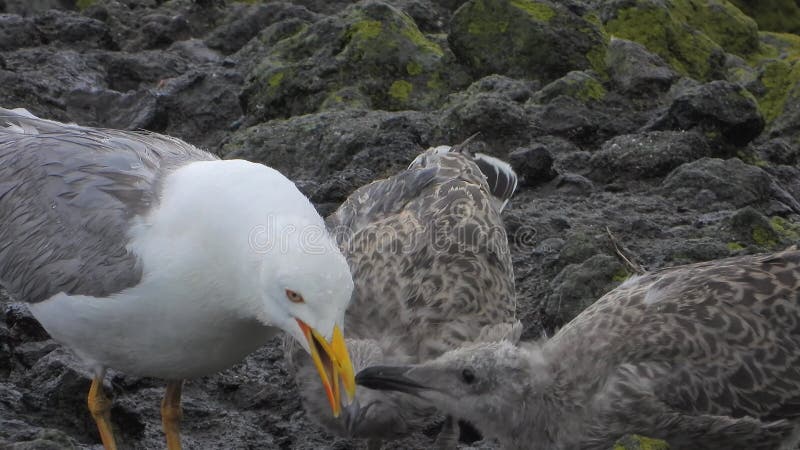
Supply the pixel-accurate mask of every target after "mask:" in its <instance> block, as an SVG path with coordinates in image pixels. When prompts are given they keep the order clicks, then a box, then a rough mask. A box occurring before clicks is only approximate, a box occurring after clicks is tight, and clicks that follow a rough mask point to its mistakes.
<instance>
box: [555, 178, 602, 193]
mask: <svg viewBox="0 0 800 450" xmlns="http://www.w3.org/2000/svg"><path fill="white" fill-rule="evenodd" d="M555 183H556V187H557V188H558V190H559V192H561V193H562V194H566V195H587V194H589V193H590V192H592V190H594V183H592V181H591V180H589V179H588V178H586V177H584V176H582V175H578V174H576V173H565V174H561V175H559V176H558V177H557V178H556V179H555Z"/></svg>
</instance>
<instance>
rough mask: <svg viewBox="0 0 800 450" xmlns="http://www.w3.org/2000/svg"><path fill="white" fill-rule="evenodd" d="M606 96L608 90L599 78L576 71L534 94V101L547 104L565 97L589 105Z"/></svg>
mask: <svg viewBox="0 0 800 450" xmlns="http://www.w3.org/2000/svg"><path fill="white" fill-rule="evenodd" d="M606 94H607V91H606V89H605V88H604V87H603V85H602V84H601V83H600V81H599V80H597V78H595V77H594V76H592V75H591V74H589V73H587V72H578V71H574V72H570V73H568V74H566V75H565V76H563V77H561V78H559V79H558V80H556V81H553V82H552V83H550V84H548V85H547V86H545V87H543V88H542V89H541V90H540V91H538V92H537V93H536V94H534V96H533V100H535V101H537V102H539V103H547V102H549V101H550V100H552V99H554V98H556V97H558V96H562V95H564V96H567V97H572V98H575V99H577V100H580V101H581V102H584V103H588V102H593V101H600V100H602V99H603V98H604V97H605V96H606Z"/></svg>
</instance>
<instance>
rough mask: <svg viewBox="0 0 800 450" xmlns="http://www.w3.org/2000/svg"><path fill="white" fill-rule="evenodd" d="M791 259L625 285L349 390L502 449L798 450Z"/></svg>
mask: <svg viewBox="0 0 800 450" xmlns="http://www.w3.org/2000/svg"><path fill="white" fill-rule="evenodd" d="M799 348H800V251H798V250H797V249H795V248H792V249H789V250H787V251H784V252H781V253H775V254H768V255H757V256H743V257H735V258H729V259H723V260H719V261H711V262H706V263H700V264H692V265H687V266H682V267H677V268H672V269H666V270H661V271H658V272H653V273H649V274H646V275H643V276H640V277H636V278H633V279H630V280H628V281H627V282H625V283H623V284H622V285H621V286H620V287H618V288H617V289H615V290H613V291H611V292H609V293H608V294H606V295H605V296H603V297H602V298H601V299H600V300H598V301H597V302H596V303H594V304H593V305H592V306H590V307H589V308H587V309H586V310H585V311H584V312H583V313H581V314H580V315H579V316H578V317H576V318H575V319H574V320H573V321H571V322H570V323H569V324H567V325H566V326H565V327H564V328H563V329H561V330H560V331H559V332H558V333H557V334H556V335H555V336H554V337H553V338H552V339H550V340H548V341H546V342H543V343H536V344H526V345H521V346H515V345H513V344H511V343H508V342H503V343H492V344H483V345H475V346H473V347H472V348H466V349H460V350H456V351H453V352H450V353H447V354H445V355H443V356H442V357H440V358H439V359H437V360H435V361H430V362H426V363H423V364H420V365H412V366H383V367H381V366H376V367H371V368H368V369H365V370H363V371H361V372H360V373H359V374H358V375H357V376H356V382H357V383H359V384H361V385H363V386H366V387H370V388H374V389H392V390H397V391H403V392H407V393H412V394H415V395H416V396H419V397H422V398H426V399H428V400H429V401H431V402H432V403H433V404H435V405H436V406H438V407H440V408H442V409H443V410H445V411H451V412H458V413H460V414H463V416H464V417H466V418H467V419H469V420H471V421H472V422H473V423H474V424H475V425H476V426H477V427H478V428H479V429H480V430H482V431H483V432H485V433H486V434H489V435H491V436H494V437H496V438H497V439H499V440H500V441H501V443H503V444H504V446H505V447H506V448H513V449H517V448H539V449H604V450H606V449H609V448H611V447H612V445H613V443H614V442H615V441H616V440H617V439H618V438H620V437H621V436H623V435H625V434H641V435H646V436H652V437H655V438H660V439H664V440H666V441H667V442H668V443H669V444H670V445H671V448H676V449H687V448H691V449H717V450H723V449H725V450H731V449H742V450H744V449H748V450H753V449H778V448H780V449H787V450H788V449H795V448H796V445H797V443H798V441H799V440H800V427H799V425H800V351H798V349H799Z"/></svg>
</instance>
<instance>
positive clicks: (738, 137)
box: [650, 81, 764, 147]
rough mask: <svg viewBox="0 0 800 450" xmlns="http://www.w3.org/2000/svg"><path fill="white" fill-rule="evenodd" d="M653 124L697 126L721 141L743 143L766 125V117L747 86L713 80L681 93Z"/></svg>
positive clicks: (674, 127)
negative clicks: (745, 87) (746, 88)
mask: <svg viewBox="0 0 800 450" xmlns="http://www.w3.org/2000/svg"><path fill="white" fill-rule="evenodd" d="M650 128H652V129H657V130H697V131H700V132H702V133H704V134H705V136H707V137H708V138H710V139H712V140H715V141H719V142H720V143H721V144H727V145H731V146H734V147H743V146H745V145H747V143H748V142H750V141H752V140H753V139H755V138H756V136H758V135H759V133H761V130H763V129H764V118H763V117H762V116H761V112H760V111H759V109H758V104H757V103H756V100H755V98H753V96H752V95H751V94H750V93H749V92H747V91H746V90H745V89H744V88H742V87H741V86H738V85H735V84H733V83H729V82H727V81H712V82H711V83H707V84H703V85H700V86H697V87H691V88H689V89H686V91H684V92H683V93H681V94H679V95H678V96H677V97H676V98H675V100H673V102H672V104H671V105H670V106H669V109H668V111H667V112H666V113H665V114H664V115H662V116H661V117H659V118H658V119H657V120H656V122H655V123H654V124H653V125H652V126H651V127H650Z"/></svg>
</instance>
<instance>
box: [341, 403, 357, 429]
mask: <svg viewBox="0 0 800 450" xmlns="http://www.w3.org/2000/svg"><path fill="white" fill-rule="evenodd" d="M342 415H343V416H344V422H345V426H346V427H347V435H348V436H350V437H353V436H354V435H355V432H356V427H358V421H359V420H361V404H360V403H359V402H358V399H356V400H353V403H350V404H349V405H347V406H345V407H344V408H342Z"/></svg>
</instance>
